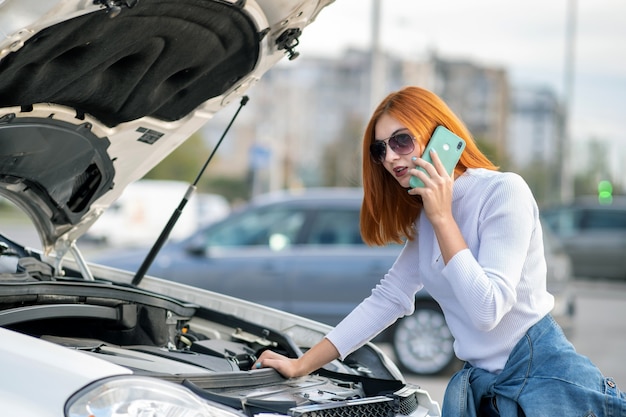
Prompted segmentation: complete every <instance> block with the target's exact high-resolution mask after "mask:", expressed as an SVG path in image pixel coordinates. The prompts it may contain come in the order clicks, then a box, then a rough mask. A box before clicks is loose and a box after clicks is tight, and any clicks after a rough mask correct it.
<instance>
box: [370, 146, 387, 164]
mask: <svg viewBox="0 0 626 417" xmlns="http://www.w3.org/2000/svg"><path fill="white" fill-rule="evenodd" d="M386 152H387V146H386V145H385V142H374V143H372V144H371V145H370V155H371V156H372V159H373V160H374V161H375V162H382V161H383V160H384V159H385V154H386Z"/></svg>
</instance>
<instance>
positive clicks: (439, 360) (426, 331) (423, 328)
mask: <svg viewBox="0 0 626 417" xmlns="http://www.w3.org/2000/svg"><path fill="white" fill-rule="evenodd" d="M392 341H393V350H394V353H395V355H396V360H397V361H398V364H399V365H400V367H402V368H404V370H405V371H408V372H410V373H413V374H418V375H436V374H441V373H444V372H445V371H446V370H447V369H448V368H449V367H451V366H452V364H453V363H455V362H456V361H457V359H456V356H455V354H454V349H453V348H452V344H453V343H454V338H453V337H452V334H451V333H450V329H448V325H447V324H446V320H445V317H444V316H443V312H442V311H441V309H440V308H439V306H438V305H436V304H433V303H424V304H417V305H416V306H415V312H414V313H413V314H412V315H410V316H408V317H404V318H403V319H401V320H400V321H399V322H398V323H396V325H395V326H394V329H393V336H392Z"/></svg>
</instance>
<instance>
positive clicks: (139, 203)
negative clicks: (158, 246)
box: [85, 180, 230, 246]
mask: <svg viewBox="0 0 626 417" xmlns="http://www.w3.org/2000/svg"><path fill="white" fill-rule="evenodd" d="M188 188H189V184H188V183H186V182H184V181H167V180H139V181H137V182H134V183H132V184H130V185H129V186H128V187H127V188H126V189H125V190H124V192H123V193H122V195H121V196H120V198H118V199H117V201H115V203H113V204H112V205H111V207H110V208H109V209H108V210H107V211H106V212H105V213H104V214H103V215H102V217H100V218H99V219H98V220H97V221H96V222H95V223H94V224H93V226H92V227H91V228H90V229H89V231H88V232H87V233H86V234H85V238H86V239H88V240H90V241H95V242H99V243H103V244H106V245H108V246H149V245H151V244H153V243H154V242H155V241H156V239H157V237H158V236H159V235H160V234H161V231H162V230H163V228H164V227H165V225H166V224H167V222H168V220H169V219H170V217H171V216H172V213H173V212H174V210H175V209H176V208H177V207H178V206H179V204H180V202H181V200H182V199H183V197H184V196H185V193H186V192H187V189H188ZM229 212H230V205H229V204H228V201H227V200H226V199H225V198H224V197H222V196H220V195H217V194H201V193H193V194H192V196H191V198H190V199H189V201H188V202H187V204H186V206H185V208H184V209H183V212H182V214H181V216H180V218H179V219H178V221H177V222H176V225H175V226H174V228H173V229H172V231H171V233H170V236H169V239H170V240H179V239H182V238H185V237H187V236H188V235H189V234H191V233H192V232H194V231H195V230H196V229H197V228H198V227H200V226H204V225H206V224H208V223H211V222H213V221H216V220H219V219H221V218H223V217H225V216H226V215H227V214H228V213H229Z"/></svg>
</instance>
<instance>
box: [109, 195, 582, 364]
mask: <svg viewBox="0 0 626 417" xmlns="http://www.w3.org/2000/svg"><path fill="white" fill-rule="evenodd" d="M362 198H363V194H362V190H361V189H342V188H328V189H310V190H307V191H301V192H291V193H290V192H286V191H285V192H279V193H273V194H269V195H265V196H260V197H258V198H256V199H254V200H253V201H252V202H251V203H250V204H249V205H247V206H245V207H243V208H241V209H239V210H236V211H235V212H234V213H233V214H231V215H230V216H229V217H227V218H226V219H224V220H222V221H220V222H217V223H214V224H211V225H209V226H208V227H205V228H203V229H200V230H198V231H197V232H196V233H194V234H193V235H192V236H191V237H189V238H187V239H185V240H183V241H179V242H175V243H171V244H168V245H165V246H164V248H163V249H162V251H161V253H160V254H159V255H158V256H157V257H156V259H155V261H154V263H153V264H152V266H151V268H150V269H149V270H148V274H150V275H153V276H158V277H163V278H166V279H169V280H172V281H176V282H181V283H185V284H189V285H192V286H196V287H199V288H206V289H211V290H213V291H217V292H220V293H223V294H228V295H232V296H235V297H240V298H244V299H247V300H250V301H254V302H257V303H261V304H265V305H268V306H271V307H274V308H278V309H280V310H284V311H288V312H291V313H295V314H298V315H302V316H305V317H308V318H311V319H314V320H318V321H321V322H324V323H327V324H330V325H336V324H337V323H339V321H340V320H341V319H342V318H343V317H344V316H345V315H347V314H348V313H349V312H350V311H351V310H352V309H353V308H354V307H355V306H356V305H357V304H358V303H359V302H360V301H361V300H363V299H364V298H365V297H367V296H368V295H369V294H370V292H371V290H372V288H373V287H374V286H375V285H376V284H377V283H378V282H379V281H380V279H381V278H382V277H383V276H384V274H385V273H386V272H387V271H388V269H389V268H390V267H391V265H392V264H393V262H394V261H395V259H396V257H397V256H398V254H399V252H400V250H401V248H402V245H389V246H386V247H370V246H367V245H366V244H364V242H363V241H362V240H361V235H360V231H359V212H360V208H361V201H362ZM546 248H547V255H548V259H549V267H550V270H549V271H550V276H549V284H550V290H551V291H552V292H553V294H554V295H555V297H556V298H557V307H556V308H555V316H556V317H557V319H559V320H560V322H561V323H563V324H564V327H566V328H567V327H569V319H570V317H571V314H572V313H573V309H572V306H573V300H572V297H571V296H570V294H569V292H568V289H567V282H568V281H569V278H570V264H569V259H568V257H567V255H566V254H565V253H564V252H562V251H561V252H559V246H558V242H556V241H553V240H551V239H546ZM147 251H148V250H147V249H144V250H137V251H133V252H131V251H128V250H123V251H114V252H113V253H110V254H108V255H105V256H100V257H99V258H98V259H97V262H98V263H102V264H105V265H110V266H114V267H117V268H123V269H130V270H136V269H137V268H138V267H139V265H140V264H141V263H142V261H143V259H144V258H145V255H146V253H147ZM251 278H252V279H251ZM377 341H385V342H386V341H388V342H391V343H392V345H393V349H394V353H395V355H396V359H397V362H398V363H399V365H400V366H401V367H402V368H404V370H406V371H408V372H411V373H414V374H422V375H428V374H439V373H445V372H446V371H450V370H452V369H454V368H456V366H458V360H457V359H456V357H455V355H454V351H453V348H452V344H453V338H452V335H451V334H450V331H449V330H448V327H447V325H446V323H445V319H444V316H443V314H442V312H441V309H440V308H439V306H438V304H437V303H436V302H435V301H434V300H433V299H432V298H431V297H430V296H429V294H428V293H427V292H425V291H420V292H418V294H417V296H416V300H415V312H414V313H413V315H411V316H408V317H405V318H403V319H400V320H399V321H398V322H396V324H395V325H394V326H392V327H391V328H390V329H389V330H388V331H387V332H385V333H384V334H383V335H381V336H380V337H379V338H378V339H377Z"/></svg>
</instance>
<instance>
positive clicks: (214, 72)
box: [0, 0, 261, 127]
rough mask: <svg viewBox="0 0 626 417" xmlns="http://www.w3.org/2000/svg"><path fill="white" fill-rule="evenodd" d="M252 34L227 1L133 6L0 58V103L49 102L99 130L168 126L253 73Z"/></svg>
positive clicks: (51, 33) (82, 21)
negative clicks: (147, 120) (146, 121)
mask: <svg viewBox="0 0 626 417" xmlns="http://www.w3.org/2000/svg"><path fill="white" fill-rule="evenodd" d="M260 39H261V34H260V33H259V30H258V28H256V27H255V24H254V22H253V21H252V20H251V19H250V18H249V16H248V15H247V13H246V12H245V11H244V10H243V9H242V8H241V7H240V6H237V5H233V4H229V3H226V2H220V1H213V0H141V1H139V2H138V3H137V4H136V5H135V6H133V7H132V8H124V9H122V10H121V12H120V13H119V14H113V13H107V11H106V10H105V9H103V10H102V11H100V12H96V13H91V14H88V15H84V16H80V17H76V18H74V19H71V20H68V21H65V22H62V23H59V24H57V25H54V26H51V27H49V28H46V29H44V30H42V31H41V32H39V33H37V34H36V35H35V36H33V37H32V38H30V39H29V40H28V41H27V42H26V43H25V44H24V46H23V47H22V48H21V49H20V50H18V51H16V52H13V53H10V54H9V55H7V56H6V57H5V58H4V59H3V60H2V61H0V106H2V107H7V106H20V107H22V108H23V109H24V108H26V109H27V108H29V107H30V106H32V105H33V104H37V103H56V104H61V105H64V106H68V107H71V108H74V109H76V111H77V116H79V117H80V116H81V114H90V115H92V116H93V117H95V118H96V119H98V120H100V121H101V122H103V123H105V124H106V125H108V126H110V127H113V126H116V125H118V124H120V123H123V122H127V121H131V120H136V119H139V118H141V117H143V116H152V117H155V118H158V119H161V120H166V121H175V120H178V119H180V118H182V117H184V116H185V115H187V114H189V112H190V111H192V110H193V109H195V108H196V107H197V106H199V105H200V104H202V103H203V102H205V101H206V100H208V99H211V98H213V97H216V96H219V95H221V94H223V93H224V92H226V91H227V90H228V89H229V88H230V87H231V86H233V84H235V83H236V82H237V81H238V80H240V79H241V78H242V77H244V76H246V75H247V74H248V73H249V72H250V71H252V70H253V69H254V66H255V65H256V62H257V59H258V57H259V53H260V52H259V45H260Z"/></svg>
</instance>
